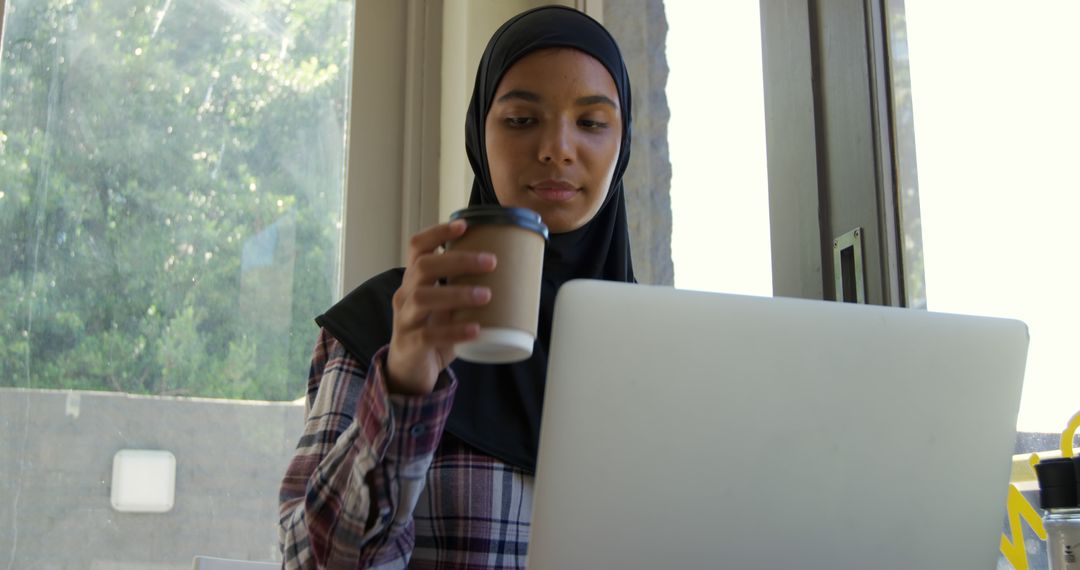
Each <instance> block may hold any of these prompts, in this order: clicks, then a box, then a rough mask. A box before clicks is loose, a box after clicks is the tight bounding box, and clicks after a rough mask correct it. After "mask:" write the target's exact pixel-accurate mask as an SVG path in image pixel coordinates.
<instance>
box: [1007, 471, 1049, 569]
mask: <svg viewBox="0 0 1080 570" xmlns="http://www.w3.org/2000/svg"><path fill="white" fill-rule="evenodd" d="M1005 504H1006V508H1007V510H1008V515H1009V533H1010V534H1011V535H1012V540H1009V538H1008V537H1007V536H1005V534H1004V533H1002V534H1001V553H1002V554H1004V555H1005V559H1006V560H1008V561H1009V563H1010V564H1012V566H1013V568H1015V569H1016V570H1028V559H1027V549H1026V548H1025V547H1024V528H1023V527H1022V526H1020V519H1021V518H1023V519H1024V521H1026V522H1027V523H1028V525H1029V526H1030V527H1031V530H1034V531H1035V534H1036V535H1038V537H1039V538H1040V539H1042V540H1046V528H1045V527H1043V522H1042V519H1041V518H1040V517H1039V513H1038V511H1036V510H1035V507H1033V506H1031V503H1029V502H1028V501H1027V499H1025V498H1024V495H1023V494H1022V493H1021V492H1020V490H1019V489H1017V488H1016V485H1009V498H1008V499H1007V500H1006V502H1005Z"/></svg>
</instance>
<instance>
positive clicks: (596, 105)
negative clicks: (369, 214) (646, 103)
mask: <svg viewBox="0 0 1080 570" xmlns="http://www.w3.org/2000/svg"><path fill="white" fill-rule="evenodd" d="M465 127H466V128H465V135H466V147H467V151H468V157H469V162H470V163H471V165H472V169H473V172H474V174H475V180H474V182H473V188H472V194H471V196H470V199H469V203H470V204H471V205H473V204H501V205H503V206H521V207H527V208H530V209H532V210H535V211H537V212H539V213H540V214H541V216H542V218H543V220H544V222H545V223H546V224H547V226H548V227H549V229H550V231H551V238H550V241H549V242H548V244H547V249H546V251H545V255H544V271H543V278H542V290H541V300H540V327H539V334H538V339H537V344H536V346H535V348H534V351H533V355H532V357H531V358H530V359H529V360H526V361H524V362H520V363H517V364H512V365H483V364H473V363H469V362H464V361H453V362H451V361H452V359H453V345H454V343H456V342H460V341H462V340H467V339H470V338H473V337H475V335H476V334H477V332H478V326H477V325H476V323H465V324H450V322H449V318H448V315H449V312H450V311H452V310H453V309H455V308H460V307H468V306H474V305H481V304H484V303H486V302H488V301H489V300H490V297H491V292H490V291H488V290H486V289H483V288H469V287H464V286H440V285H439V281H440V280H441V279H444V278H446V277H453V276H457V275H464V274H471V273H481V272H485V271H491V270H492V269H493V268H494V267H495V264H497V263H498V260H497V259H494V257H493V256H491V255H484V254H479V255H478V254H473V253H467V252H445V253H440V252H439V245H440V244H442V243H445V242H447V241H449V240H453V239H455V238H457V237H459V236H460V235H462V234H463V233H464V231H465V226H464V224H463V223H462V222H454V223H451V224H441V225H438V226H434V227H432V228H429V229H426V230H424V231H421V232H420V233H418V234H416V235H415V236H413V238H412V240H411V242H410V248H409V256H408V264H407V266H406V267H405V268H403V269H394V270H390V271H388V272H386V273H383V274H381V275H378V276H376V277H374V278H372V279H371V280H369V281H368V282H366V283H364V284H363V285H361V286H360V287H358V288H357V289H356V290H354V291H353V292H352V293H350V294H349V295H348V296H347V297H346V298H345V299H343V300H342V301H341V302H340V303H338V304H337V305H335V306H334V307H333V308H331V309H330V310H329V311H327V312H326V313H325V314H324V315H322V316H321V317H319V318H318V319H316V320H317V322H318V323H319V324H320V325H321V326H322V331H321V334H320V337H319V340H318V343H317V345H316V347H315V353H314V356H313V359H312V365H311V374H310V380H309V384H308V410H307V419H306V425H305V430H304V435H303V437H302V438H301V440H300V443H299V445H298V447H297V453H296V456H295V457H294V458H293V460H292V463H291V464H290V466H289V469H288V472H287V473H286V475H285V478H284V481H283V482H282V487H281V495H280V500H281V544H282V549H283V556H284V561H285V567H287V568H316V567H319V568H357V567H372V566H374V567H384V566H385V567H392V568H403V567H409V568H447V569H453V568H521V567H523V566H524V562H525V552H526V547H527V544H528V539H529V518H530V515H531V499H532V487H533V485H532V481H533V479H532V474H533V472H534V469H535V463H536V451H537V442H538V437H539V428H540V406H541V403H542V399H543V392H544V384H543V383H544V377H545V372H546V368H547V351H548V346H549V342H550V336H551V318H552V310H553V308H554V302H555V294H556V292H557V291H558V289H559V287H560V286H561V285H562V284H563V283H564V282H566V281H568V280H570V279H574V278H594V279H608V280H613V281H633V280H634V277H633V269H632V267H631V262H630V245H629V238H628V235H627V225H626V208H625V203H624V200H623V190H622V176H623V173H624V172H625V170H626V165H627V161H628V160H629V156H630V146H629V142H630V85H629V79H628V77H627V73H626V68H625V65H624V63H623V61H622V57H621V55H620V53H619V49H618V47H617V45H616V44H615V41H614V39H613V38H612V37H611V36H610V34H608V33H607V31H606V30H604V28H603V27H602V26H600V24H598V23H597V22H595V21H594V20H592V19H591V18H589V17H588V16H585V15H584V14H582V13H580V12H577V11H575V10H572V9H569V8H565V7H556V6H551V7H544V8H538V9H535V10H530V11H528V12H524V13H522V14H519V15H518V16H515V17H514V18H512V19H511V20H510V21H508V22H506V23H505V24H504V25H503V26H502V27H501V28H499V30H498V31H496V33H495V35H494V36H493V37H492V39H491V41H490V42H489V43H488V46H487V49H486V50H485V52H484V55H483V58H482V59H481V61H480V66H479V70H478V72H477V76H476V84H475V87H474V91H473V96H472V100H471V102H470V105H469V110H468V113H467V116H466V125H465Z"/></svg>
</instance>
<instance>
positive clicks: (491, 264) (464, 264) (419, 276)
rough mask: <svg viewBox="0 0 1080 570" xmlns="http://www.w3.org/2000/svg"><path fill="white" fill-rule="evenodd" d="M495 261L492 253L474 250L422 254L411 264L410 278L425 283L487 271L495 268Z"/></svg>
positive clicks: (419, 283)
mask: <svg viewBox="0 0 1080 570" xmlns="http://www.w3.org/2000/svg"><path fill="white" fill-rule="evenodd" d="M496 263H497V262H496V260H495V255H494V254H491V253H484V252H476V251H447V252H445V253H442V254H440V255H424V256H421V257H420V258H419V259H417V260H416V262H415V263H414V264H413V267H412V268H411V269H412V273H413V275H412V278H413V279H415V283H417V284H418V285H427V284H430V283H435V282H436V281H438V280H440V279H445V278H453V277H458V276H461V275H472V274H477V273H487V272H488V271H491V270H493V269H495V264H496Z"/></svg>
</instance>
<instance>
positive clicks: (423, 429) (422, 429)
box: [409, 424, 427, 437]
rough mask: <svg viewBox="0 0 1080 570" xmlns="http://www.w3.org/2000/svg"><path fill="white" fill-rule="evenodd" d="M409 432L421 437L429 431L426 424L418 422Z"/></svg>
mask: <svg viewBox="0 0 1080 570" xmlns="http://www.w3.org/2000/svg"><path fill="white" fill-rule="evenodd" d="M409 433H410V434H412V436H413V437H420V436H422V435H424V434H425V433H427V426H426V425H424V424H416V425H414V426H413V427H412V428H411V429H409Z"/></svg>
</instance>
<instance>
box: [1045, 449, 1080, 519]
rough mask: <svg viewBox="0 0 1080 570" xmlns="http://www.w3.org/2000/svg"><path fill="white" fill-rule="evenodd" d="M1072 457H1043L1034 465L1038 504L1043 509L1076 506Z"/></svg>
mask: <svg viewBox="0 0 1080 570" xmlns="http://www.w3.org/2000/svg"><path fill="white" fill-rule="evenodd" d="M1078 468H1080V463H1077V465H1076V466H1074V465H1073V458H1070V457H1061V458H1056V459H1043V460H1042V461H1040V462H1039V463H1037V464H1036V465H1035V475H1036V476H1038V478H1039V505H1040V506H1041V507H1042V508H1044V509H1061V508H1069V507H1076V506H1078V505H1077V497H1076V490H1077V489H1076V487H1077V484H1076V470H1077V469H1078Z"/></svg>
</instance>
